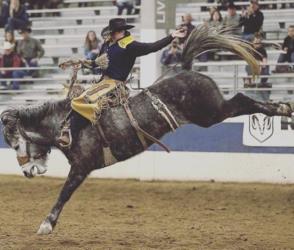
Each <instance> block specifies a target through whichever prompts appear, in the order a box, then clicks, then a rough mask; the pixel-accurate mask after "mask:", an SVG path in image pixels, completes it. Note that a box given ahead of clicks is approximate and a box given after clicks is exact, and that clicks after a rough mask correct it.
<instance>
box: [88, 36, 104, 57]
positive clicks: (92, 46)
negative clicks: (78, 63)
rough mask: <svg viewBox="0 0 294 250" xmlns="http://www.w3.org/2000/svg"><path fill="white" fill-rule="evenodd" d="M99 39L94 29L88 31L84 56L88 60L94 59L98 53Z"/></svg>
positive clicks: (99, 47)
mask: <svg viewBox="0 0 294 250" xmlns="http://www.w3.org/2000/svg"><path fill="white" fill-rule="evenodd" d="M100 49H101V41H100V40H99V39H98V38H97V35H96V33H95V32H94V31H89V32H88V33H87V36H86V40H85V57H86V59H88V60H94V59H96V57H97V56H98V55H99V52H100Z"/></svg>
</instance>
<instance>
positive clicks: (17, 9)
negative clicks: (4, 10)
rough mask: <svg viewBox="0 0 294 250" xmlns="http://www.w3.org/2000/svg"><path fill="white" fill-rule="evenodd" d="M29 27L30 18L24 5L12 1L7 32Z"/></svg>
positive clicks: (17, 1) (14, 0)
mask: <svg viewBox="0 0 294 250" xmlns="http://www.w3.org/2000/svg"><path fill="white" fill-rule="evenodd" d="M28 25H29V16H28V14H27V11H26V8H25V6H24V5H23V4H20V2H19V0H11V1H10V7H9V17H8V21H7V25H6V26H5V29H6V30H11V31H14V30H15V29H22V28H24V27H27V26H28Z"/></svg>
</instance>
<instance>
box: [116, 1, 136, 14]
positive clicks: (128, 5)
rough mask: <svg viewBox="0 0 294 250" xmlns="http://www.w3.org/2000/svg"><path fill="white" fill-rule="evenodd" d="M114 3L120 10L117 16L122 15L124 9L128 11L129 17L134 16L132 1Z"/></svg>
mask: <svg viewBox="0 0 294 250" xmlns="http://www.w3.org/2000/svg"><path fill="white" fill-rule="evenodd" d="M114 3H115V4H116V6H117V8H118V11H117V15H121V14H122V13H123V10H124V9H127V15H131V14H132V10H133V8H134V4H133V1H132V0H116V1H114Z"/></svg>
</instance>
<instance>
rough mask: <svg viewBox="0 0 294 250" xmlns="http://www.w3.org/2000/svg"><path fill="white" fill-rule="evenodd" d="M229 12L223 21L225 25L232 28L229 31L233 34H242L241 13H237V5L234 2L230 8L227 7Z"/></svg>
mask: <svg viewBox="0 0 294 250" xmlns="http://www.w3.org/2000/svg"><path fill="white" fill-rule="evenodd" d="M227 11H228V13H227V15H226V16H225V18H224V21H223V26H224V27H226V28H231V29H232V30H230V32H229V33H231V34H232V35H237V36H239V35H241V34H242V29H241V26H240V18H241V17H240V15H239V14H237V12H236V6H235V5H234V3H230V4H229V5H228V9H227Z"/></svg>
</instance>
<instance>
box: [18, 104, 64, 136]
mask: <svg viewBox="0 0 294 250" xmlns="http://www.w3.org/2000/svg"><path fill="white" fill-rule="evenodd" d="M68 112H69V105H67V102H66V101H59V102H53V103H49V104H48V105H47V106H46V104H44V105H42V106H40V107H37V108H35V110H34V109H33V108H32V109H31V110H30V109H28V110H27V111H26V113H27V114H25V115H23V119H22V120H23V121H24V124H23V125H24V126H25V127H27V128H28V129H29V130H33V131H34V130H35V131H36V132H38V131H43V132H44V133H48V134H47V135H46V134H45V136H48V135H49V133H53V135H56V134H58V133H59V132H60V127H61V126H60V125H61V123H62V121H63V120H64V119H65V117H66V115H67V113H68ZM46 131H47V132H46ZM53 135H52V136H53Z"/></svg>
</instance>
